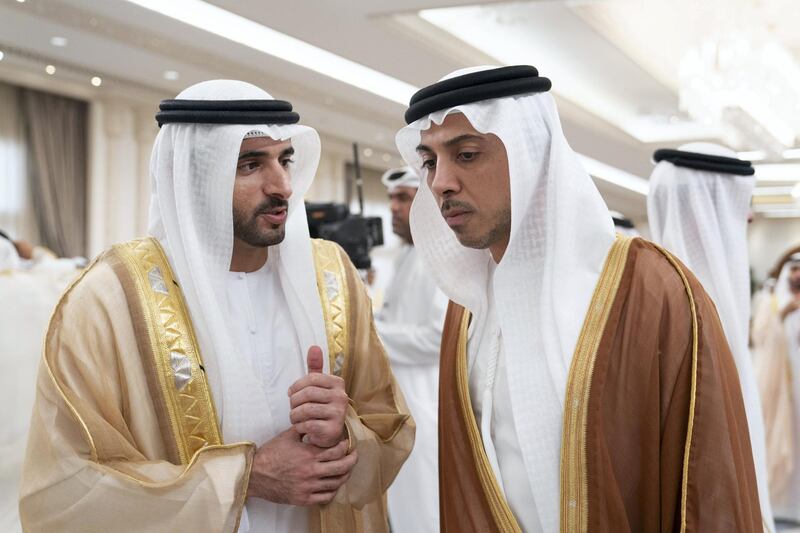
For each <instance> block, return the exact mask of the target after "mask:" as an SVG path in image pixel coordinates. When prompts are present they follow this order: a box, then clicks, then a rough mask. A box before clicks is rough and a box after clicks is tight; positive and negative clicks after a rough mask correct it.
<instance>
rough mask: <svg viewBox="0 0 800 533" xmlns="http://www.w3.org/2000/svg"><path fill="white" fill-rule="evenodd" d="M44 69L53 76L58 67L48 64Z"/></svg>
mask: <svg viewBox="0 0 800 533" xmlns="http://www.w3.org/2000/svg"><path fill="white" fill-rule="evenodd" d="M44 71H45V72H47V73H48V74H50V75H51V76H52V75H53V74H55V73H56V67H54V66H53V65H47V66H46V67H44Z"/></svg>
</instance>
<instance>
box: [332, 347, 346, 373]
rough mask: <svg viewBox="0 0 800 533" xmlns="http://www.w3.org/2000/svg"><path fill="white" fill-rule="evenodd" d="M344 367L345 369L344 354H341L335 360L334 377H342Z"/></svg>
mask: <svg viewBox="0 0 800 533" xmlns="http://www.w3.org/2000/svg"><path fill="white" fill-rule="evenodd" d="M342 367H344V354H343V353H341V352H339V353H337V354H336V357H334V358H333V375H334V376H339V377H342Z"/></svg>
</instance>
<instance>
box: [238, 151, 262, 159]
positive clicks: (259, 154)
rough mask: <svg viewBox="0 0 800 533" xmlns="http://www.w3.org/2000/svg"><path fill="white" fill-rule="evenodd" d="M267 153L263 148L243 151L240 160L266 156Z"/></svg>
mask: <svg viewBox="0 0 800 533" xmlns="http://www.w3.org/2000/svg"><path fill="white" fill-rule="evenodd" d="M265 155H267V152H264V151H262V150H250V151H249V152H242V153H241V154H239V161H241V160H242V159H247V158H250V157H264V156H265Z"/></svg>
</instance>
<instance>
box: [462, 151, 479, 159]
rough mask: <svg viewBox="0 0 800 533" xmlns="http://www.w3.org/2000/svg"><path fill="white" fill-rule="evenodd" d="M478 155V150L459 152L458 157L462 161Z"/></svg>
mask: <svg viewBox="0 0 800 533" xmlns="http://www.w3.org/2000/svg"><path fill="white" fill-rule="evenodd" d="M476 157H478V152H460V153H459V154H458V158H459V159H460V160H462V161H472V160H473V159H475V158H476Z"/></svg>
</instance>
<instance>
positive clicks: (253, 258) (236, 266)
mask: <svg viewBox="0 0 800 533" xmlns="http://www.w3.org/2000/svg"><path fill="white" fill-rule="evenodd" d="M268 257H269V248H268V247H266V246H251V245H249V244H247V243H246V242H244V241H242V240H239V239H237V238H234V239H233V254H232V255H231V268H230V270H231V272H255V271H256V270H258V269H259V268H261V267H263V266H264V263H266V262H267V258H268Z"/></svg>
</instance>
